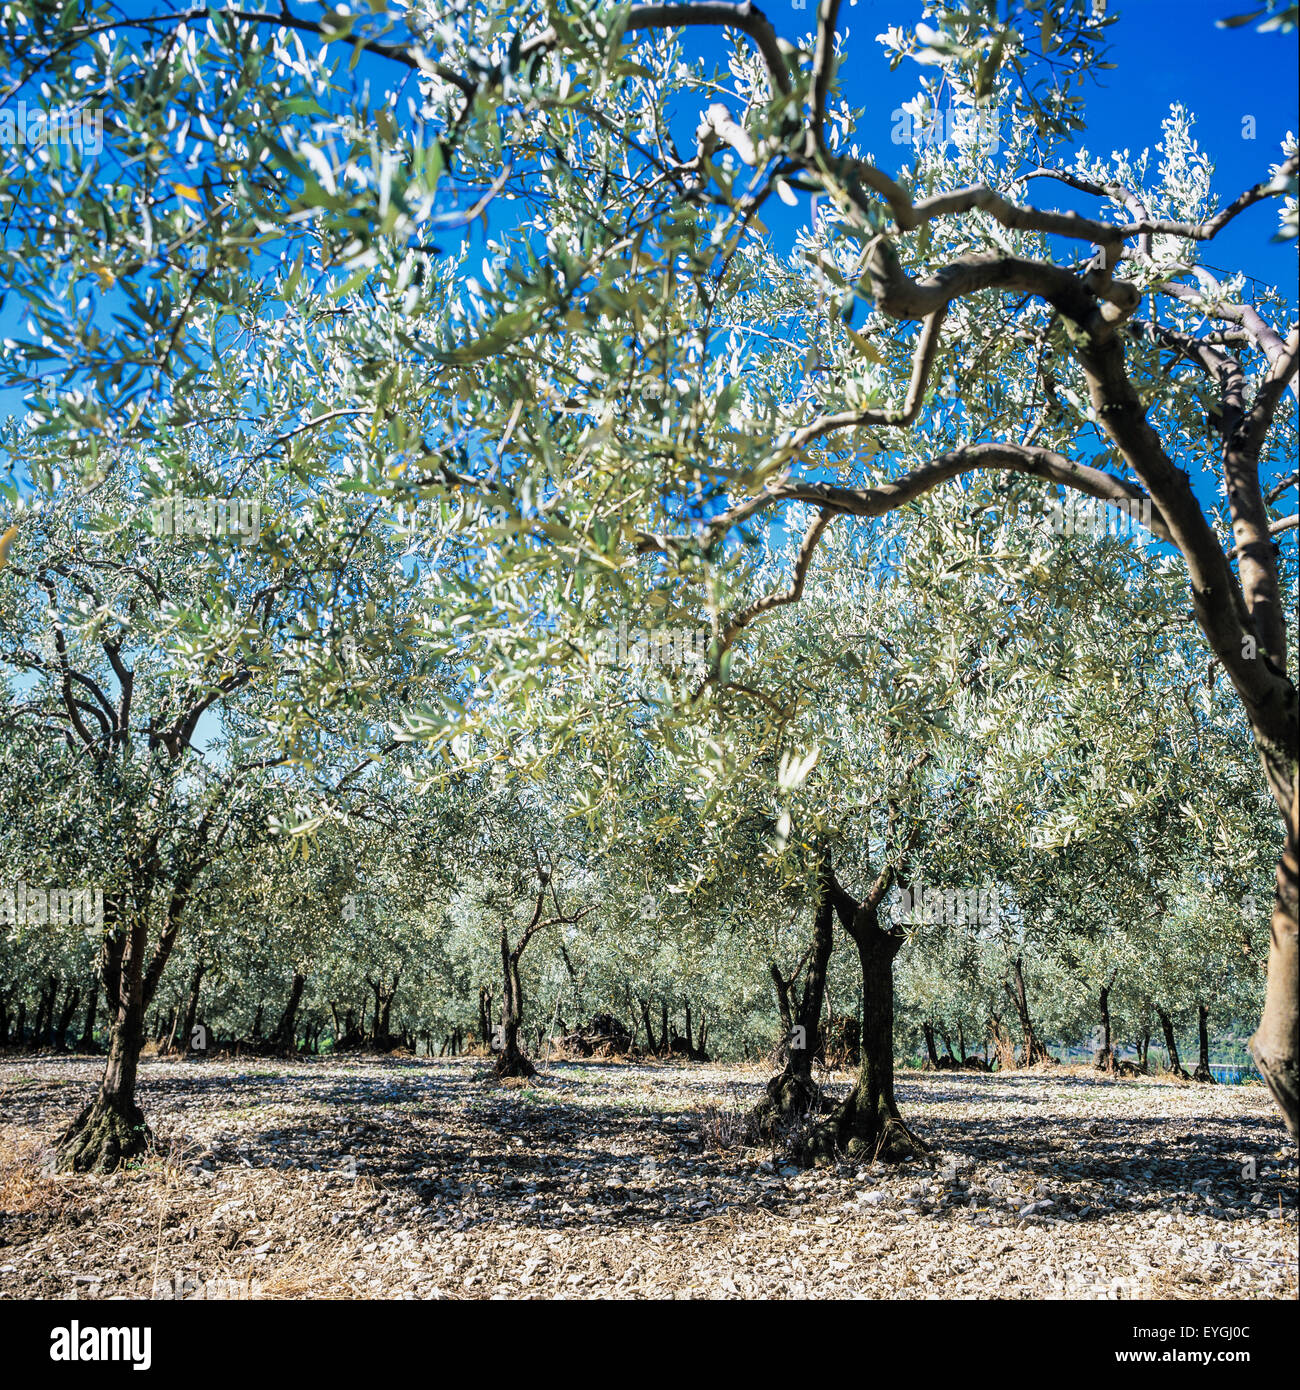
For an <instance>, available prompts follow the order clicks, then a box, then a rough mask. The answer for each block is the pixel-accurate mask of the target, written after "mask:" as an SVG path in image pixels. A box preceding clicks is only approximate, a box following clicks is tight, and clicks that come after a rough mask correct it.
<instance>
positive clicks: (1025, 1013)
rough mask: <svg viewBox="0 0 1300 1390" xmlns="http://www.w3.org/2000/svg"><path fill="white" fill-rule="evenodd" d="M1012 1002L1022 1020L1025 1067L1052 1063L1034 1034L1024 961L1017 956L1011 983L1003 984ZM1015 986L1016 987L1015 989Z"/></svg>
mask: <svg viewBox="0 0 1300 1390" xmlns="http://www.w3.org/2000/svg"><path fill="white" fill-rule="evenodd" d="M1002 983H1003V985H1004V987H1005V988H1006V991H1007V993H1008V994H1010V995H1011V1002H1012V1003H1013V1004H1014V1005H1015V1006H1016V1017H1017V1018H1018V1019H1019V1020H1020V1036H1021V1037H1022V1038H1023V1039H1024V1049H1025V1066H1027V1067H1032V1066H1035V1065H1036V1064H1037V1063H1039V1062H1050V1061H1051V1060H1052V1058H1051V1054H1050V1053H1049V1052H1048V1050H1047V1048H1046V1047H1044V1046H1043V1043H1042V1040H1041V1039H1040V1038H1039V1036H1038V1034H1037V1033H1035V1032H1034V1023H1033V1019H1032V1018H1031V1017H1030V1015H1029V996H1028V994H1027V993H1026V991H1025V972H1024V965H1023V961H1022V959H1021V957H1020V956H1017V957H1016V958H1015V959H1014V960H1013V961H1012V962H1011V983H1008V982H1007V981H1005V980H1004V981H1003V982H1002ZM1013 986H1014V987H1013Z"/></svg>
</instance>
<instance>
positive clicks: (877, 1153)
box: [806, 873, 926, 1163]
mask: <svg viewBox="0 0 1300 1390" xmlns="http://www.w3.org/2000/svg"><path fill="white" fill-rule="evenodd" d="M889 877H890V876H889V875H888V873H882V874H881V875H880V876H879V878H878V879H877V880H876V883H875V885H874V886H873V888H872V891H871V893H870V894H869V895H868V897H867V899H866V900H865V901H863V902H858V901H857V900H856V899H855V898H853V897H852V896H851V895H850V894H849V893H847V892H845V891H844V889H843V888H841V887H840V886H839V884H838V883H833V893H834V898H835V907H836V911H837V913H838V914H839V918H840V922H841V924H842V925H843V927H844V929H845V931H846V932H848V934H849V936H850V937H852V939H853V942H854V944H855V945H856V946H857V948H858V959H859V961H860V962H861V965H862V1039H861V1060H860V1063H859V1067H858V1079H857V1081H856V1082H855V1083H854V1086H853V1090H852V1091H850V1092H849V1095H848V1097H847V1098H846V1099H845V1100H844V1101H843V1102H842V1103H841V1104H840V1105H839V1106H837V1107H836V1109H835V1111H834V1112H833V1113H832V1114H831V1115H830V1116H829V1117H828V1118H827V1119H825V1120H824V1121H823V1122H822V1123H821V1124H820V1125H818V1127H817V1128H816V1129H815V1130H814V1131H813V1133H812V1135H811V1136H810V1137H809V1140H808V1144H807V1149H806V1152H807V1154H808V1156H809V1157H811V1158H813V1159H815V1160H819V1161H825V1160H829V1159H831V1158H833V1157H834V1156H835V1155H837V1154H839V1153H843V1154H844V1155H845V1156H846V1157H847V1158H850V1159H867V1160H874V1159H877V1158H879V1159H882V1160H884V1161H885V1162H887V1163H900V1162H905V1161H906V1160H907V1159H910V1158H919V1157H922V1156H923V1155H924V1154H925V1152H926V1148H925V1145H924V1144H922V1142H921V1141H920V1140H919V1139H918V1138H917V1137H916V1136H915V1135H914V1134H913V1133H912V1132H911V1130H909V1129H908V1127H907V1126H906V1125H905V1124H904V1123H903V1118H902V1116H901V1115H900V1114H899V1113H898V1102H897V1101H896V1100H895V1097H894V957H895V956H896V955H897V954H898V952H899V951H900V950H901V949H902V945H903V942H904V940H905V937H904V934H903V933H902V932H901V931H896V930H886V929H884V928H882V927H881V925H880V920H879V906H880V901H881V899H882V898H883V897H884V894H885V892H886V891H887V889H888V885H889Z"/></svg>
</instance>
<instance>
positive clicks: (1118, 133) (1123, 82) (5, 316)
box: [0, 0, 1300, 416]
mask: <svg viewBox="0 0 1300 1390" xmlns="http://www.w3.org/2000/svg"><path fill="white" fill-rule="evenodd" d="M265 7H266V8H273V6H272V5H271V4H270V3H269V0H266V4H265ZM123 8H124V11H125V12H127V13H133V12H134V13H139V12H140V11H141V10H144V9H148V10H153V9H155V8H156V4H155V3H154V2H153V0H126V3H125V4H124V6H123ZM293 8H294V9H295V10H296V11H297V12H299V13H304V14H307V13H312V12H314V11H317V10H318V8H319V7H317V6H315V5H310V4H306V3H301V2H300V3H296V4H294V5H293ZM352 8H353V9H354V10H355V9H363V8H364V7H363V6H361V5H357V4H354V5H353V6H352ZM1245 8H1249V5H1248V2H1247V0H1129V2H1128V3H1126V4H1124V3H1120V0H1109V9H1110V12H1111V13H1118V14H1119V15H1120V21H1119V23H1117V24H1115V25H1113V26H1112V27H1111V28H1110V29H1109V30H1108V31H1107V34H1108V39H1109V42H1110V44H1111V52H1110V53H1109V55H1108V57H1109V59H1110V61H1112V62H1114V63H1115V64H1116V65H1117V66H1116V68H1115V70H1113V71H1111V72H1106V73H1101V74H1099V78H1100V81H1099V82H1096V83H1090V84H1089V85H1088V86H1087V88H1086V89H1085V91H1086V96H1087V107H1086V117H1087V121H1088V130H1087V131H1086V132H1083V133H1082V134H1081V136H1080V139H1081V140H1082V141H1083V142H1084V143H1086V145H1087V146H1088V148H1089V149H1090V150H1092V151H1093V152H1094V153H1097V154H1101V155H1103V156H1104V155H1108V154H1109V153H1110V152H1111V151H1112V150H1114V149H1125V148H1127V149H1129V150H1132V151H1134V152H1136V151H1139V150H1141V149H1143V148H1144V147H1154V145H1155V144H1156V142H1157V141H1159V139H1160V137H1161V130H1160V122H1161V120H1162V118H1163V117H1164V116H1166V115H1167V114H1168V111H1169V107H1170V105H1171V104H1172V103H1173V102H1175V101H1181V102H1183V103H1184V104H1185V105H1186V106H1187V107H1188V108H1189V109H1190V110H1191V111H1192V112H1193V114H1194V115H1195V116H1196V117H1197V134H1198V139H1199V141H1200V144H1201V146H1202V148H1203V149H1204V150H1206V151H1207V152H1208V153H1209V154H1210V155H1211V157H1212V158H1213V160H1214V161H1215V164H1216V166H1217V173H1216V178H1215V187H1216V189H1217V191H1218V193H1219V195H1220V198H1221V199H1222V200H1223V201H1228V200H1230V199H1231V198H1233V197H1235V196H1236V195H1237V194H1238V193H1239V192H1241V191H1242V190H1243V189H1245V188H1247V187H1249V186H1250V185H1251V184H1253V183H1255V182H1257V181H1258V180H1259V179H1261V178H1263V177H1264V176H1265V175H1266V173H1267V171H1268V168H1269V165H1270V164H1271V163H1273V162H1275V161H1276V160H1277V159H1278V157H1279V155H1278V148H1279V142H1280V140H1281V138H1282V137H1283V135H1284V134H1285V133H1286V132H1287V131H1288V130H1295V129H1296V128H1297V127H1298V126H1300V117H1298V116H1297V77H1296V47H1297V45H1296V38H1295V36H1294V35H1290V36H1287V35H1280V34H1260V33H1258V32H1256V31H1255V29H1254V28H1253V27H1246V28H1241V29H1235V30H1224V29H1219V28H1217V27H1216V25H1215V20H1216V19H1221V18H1224V17H1226V16H1227V15H1231V14H1235V13H1237V12H1239V11H1241V10H1242V9H1245ZM815 10H816V0H808V3H807V5H806V7H805V8H804V9H802V10H800V9H795V8H794V6H793V4H792V3H791V0H769V3H768V4H767V6H766V11H767V14H768V17H769V18H770V20H771V21H772V23H773V24H774V26H775V27H776V29H777V31H778V33H779V34H781V35H782V37H784V38H787V39H790V40H791V41H793V42H801V41H803V40H804V39H805V38H806V37H807V36H808V35H809V33H810V31H811V27H812V24H813V22H814V16H815ZM920 13H921V6H920V4H919V3H916V0H845V3H844V5H843V8H842V11H841V29H842V30H847V32H848V47H849V52H850V60H849V61H848V62H847V63H846V64H845V66H844V69H843V70H842V80H843V81H844V83H845V90H846V94H847V96H848V99H849V100H850V102H851V104H852V105H854V106H856V107H862V108H865V110H866V113H867V114H866V118H865V123H864V127H863V128H862V129H861V131H860V136H859V138H860V142H861V143H862V144H863V145H865V146H866V147H867V148H870V149H871V150H872V152H873V153H874V154H875V155H876V157H877V158H878V159H879V160H881V161H882V162H883V163H884V164H885V165H886V167H889V166H890V163H891V159H892V161H893V167H891V168H889V171H890V172H891V173H896V172H898V171H899V170H900V169H902V168H903V167H905V165H906V163H907V160H908V151H907V149H906V148H905V147H895V146H893V145H891V143H890V140H889V130H890V127H891V125H892V119H891V115H890V113H891V112H892V111H893V110H894V108H895V107H897V106H898V105H899V104H900V103H901V102H902V101H904V100H907V99H908V98H910V97H911V96H913V95H914V94H915V92H916V87H917V82H918V79H919V77H920V75H921V73H922V71H923V70H922V69H921V68H920V67H918V65H917V64H915V63H912V62H910V61H908V62H904V63H903V64H901V65H900V67H899V68H898V69H897V70H896V71H895V72H893V73H891V72H890V71H889V64H888V59H887V56H886V54H885V52H884V51H883V50H882V48H881V47H880V45H879V44H878V43H877V42H876V40H875V36H876V34H878V33H879V32H881V31H882V30H883V29H885V28H887V27H888V26H890V25H898V24H902V25H907V24H911V23H914V22H915V21H916V20H917V19H918V18H919V16H920ZM685 45H686V47H687V50H688V51H689V52H693V53H698V54H700V55H701V56H703V57H705V59H706V60H709V59H712V60H716V61H717V62H719V63H722V62H723V60H724V53H725V44H724V40H723V38H722V35H721V33H720V31H716V30H709V29H695V30H688V31H686V34H685ZM336 51H339V50H336ZM339 52H340V58H344V55H343V54H342V53H341V51H339ZM928 71H933V69H930V70H928ZM403 75H405V74H401V73H397V72H395V70H394V67H393V65H392V64H389V63H385V62H384V61H383V60H380V59H376V58H374V57H372V56H369V55H367V56H366V57H365V58H364V59H363V60H362V62H361V63H360V64H359V65H358V70H357V72H356V74H355V77H356V79H357V80H365V79H366V78H369V80H370V81H371V83H372V84H373V85H374V87H376V88H382V87H384V86H386V85H388V84H389V83H391V82H393V81H394V80H395V79H396V78H400V77H401V76H403ZM676 115H677V117H678V119H680V120H681V121H682V122H683V123H687V124H689V128H690V129H691V130H693V128H694V122H695V121H696V120H697V119H698V115H699V113H698V112H697V111H690V112H687V111H682V112H679V113H676ZM1246 116H1253V117H1254V119H1255V132H1256V138H1255V139H1253V140H1247V139H1243V118H1244V117H1246ZM876 126H879V131H878V133H876V132H875V130H874V127H876ZM688 133H689V132H688ZM1034 197H1035V199H1036V200H1037V201H1039V202H1042V203H1044V204H1048V205H1052V206H1058V207H1069V206H1077V207H1079V208H1080V209H1081V210H1083V209H1087V210H1088V211H1096V201H1095V200H1093V199H1091V198H1088V197H1086V196H1083V195H1078V194H1075V193H1073V192H1072V191H1071V190H1069V189H1065V188H1063V187H1060V186H1056V185H1051V186H1049V185H1046V184H1042V183H1040V184H1038V185H1037V186H1036V188H1035V189H1034ZM808 208H809V200H808V199H807V198H801V199H800V200H799V206H798V207H795V208H786V207H785V206H784V205H782V204H778V203H776V202H775V200H774V201H773V202H772V203H770V204H769V206H768V208H767V209H765V212H764V217H765V220H767V221H768V223H769V225H770V226H771V227H772V230H773V234H774V237H775V239H776V241H777V243H778V245H781V244H784V245H789V244H790V242H791V240H792V238H793V235H794V231H795V228H796V226H797V225H798V224H799V223H801V222H804V221H806V219H807V217H808ZM1275 227H1276V208H1275V206H1274V205H1272V204H1266V205H1262V206H1260V207H1258V208H1255V209H1252V210H1250V211H1248V212H1247V213H1246V214H1245V215H1244V216H1243V217H1241V218H1239V219H1238V220H1237V221H1236V222H1234V223H1233V224H1232V225H1230V226H1229V227H1228V228H1227V229H1226V230H1225V231H1224V232H1223V233H1222V234H1221V235H1220V237H1219V238H1218V239H1216V241H1215V243H1214V244H1213V246H1212V247H1209V248H1207V249H1206V253H1205V260H1206V263H1207V264H1210V265H1212V266H1216V267H1230V268H1234V269H1235V268H1240V269H1243V270H1246V271H1247V272H1248V273H1250V274H1253V275H1256V276H1258V277H1260V278H1261V279H1263V280H1266V281H1269V282H1271V283H1273V284H1275V285H1277V286H1279V287H1281V288H1284V289H1285V290H1287V291H1288V292H1289V293H1290V294H1291V296H1292V303H1293V305H1294V302H1295V299H1294V297H1295V288H1296V248H1295V245H1294V243H1292V244H1289V245H1288V244H1281V243H1276V242H1272V241H1271V240H1270V238H1271V237H1272V234H1273V232H1274V230H1275ZM472 235H474V236H476V238H481V236H482V231H481V224H480V229H479V230H478V231H476V232H474V233H472ZM0 290H3V287H2V286H0ZM18 308H19V306H18V305H17V304H16V303H14V302H13V301H12V300H10V301H9V302H7V303H4V304H3V306H2V307H0V334H3V333H4V332H6V331H7V332H11V333H12V332H13V331H14V328H15V326H16V324H17V322H18V314H17V312H16V311H17V309H18ZM21 409H22V405H21V399H20V397H19V394H18V393H16V392H4V393H0V416H5V415H9V414H13V413H16V412H18V411H20V410H21Z"/></svg>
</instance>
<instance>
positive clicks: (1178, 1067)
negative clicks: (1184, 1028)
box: [1156, 1009, 1191, 1081]
mask: <svg viewBox="0 0 1300 1390" xmlns="http://www.w3.org/2000/svg"><path fill="white" fill-rule="evenodd" d="M1156 1017H1157V1018H1158V1019H1159V1020H1160V1030H1161V1032H1163V1033H1164V1035H1165V1048H1166V1049H1167V1050H1168V1052H1169V1070H1170V1072H1171V1073H1172V1074H1173V1075H1174V1076H1176V1077H1178V1078H1179V1079H1180V1080H1182V1081H1190V1080H1191V1077H1190V1076H1188V1075H1187V1073H1186V1072H1185V1071H1184V1070H1183V1064H1182V1063H1181V1062H1180V1061H1179V1060H1178V1044H1177V1042H1175V1041H1174V1025H1173V1022H1172V1020H1171V1019H1170V1017H1169V1015H1168V1014H1167V1013H1165V1011H1164V1010H1163V1009H1157V1010H1156Z"/></svg>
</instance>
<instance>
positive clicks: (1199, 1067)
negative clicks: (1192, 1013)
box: [1192, 1004, 1214, 1084]
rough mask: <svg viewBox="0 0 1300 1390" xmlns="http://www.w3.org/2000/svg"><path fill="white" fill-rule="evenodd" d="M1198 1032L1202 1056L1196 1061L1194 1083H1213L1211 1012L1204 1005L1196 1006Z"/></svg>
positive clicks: (1193, 1074)
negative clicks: (1211, 1067) (1211, 1066)
mask: <svg viewBox="0 0 1300 1390" xmlns="http://www.w3.org/2000/svg"><path fill="white" fill-rule="evenodd" d="M1196 1032H1197V1041H1198V1042H1199V1043H1200V1055H1199V1057H1198V1058H1197V1061H1196V1070H1195V1071H1194V1072H1193V1073H1192V1080H1193V1081H1202V1082H1205V1083H1207V1084H1208V1083H1212V1082H1213V1081H1214V1073H1213V1072H1212V1071H1211V1070H1210V1011H1209V1009H1208V1008H1206V1006H1205V1005H1204V1004H1198V1005H1197V1006H1196Z"/></svg>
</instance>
